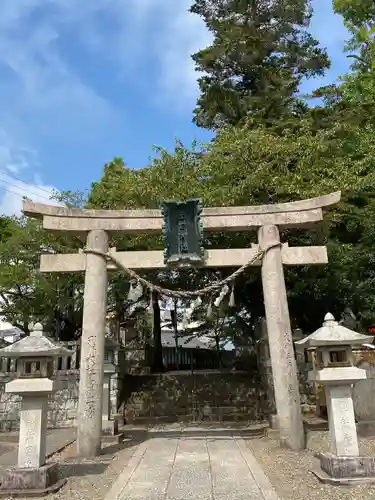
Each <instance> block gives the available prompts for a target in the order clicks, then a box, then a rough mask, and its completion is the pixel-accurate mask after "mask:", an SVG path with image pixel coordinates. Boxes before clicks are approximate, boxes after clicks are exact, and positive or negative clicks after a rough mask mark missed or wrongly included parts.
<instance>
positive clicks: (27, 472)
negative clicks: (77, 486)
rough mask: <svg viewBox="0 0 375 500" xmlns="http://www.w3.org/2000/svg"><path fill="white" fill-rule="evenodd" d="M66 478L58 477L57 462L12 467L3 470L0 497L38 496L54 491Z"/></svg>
mask: <svg viewBox="0 0 375 500" xmlns="http://www.w3.org/2000/svg"><path fill="white" fill-rule="evenodd" d="M65 483H66V479H59V468H58V464H57V463H50V464H46V465H42V466H41V467H38V468H35V469H34V468H30V467H27V468H18V467H12V468H9V469H7V470H6V471H5V473H4V476H3V478H2V483H1V486H0V498H10V497H22V498H23V497H39V496H45V495H47V494H49V493H55V492H56V491H58V490H59V489H60V488H61V487H62V486H63V485H64V484H65Z"/></svg>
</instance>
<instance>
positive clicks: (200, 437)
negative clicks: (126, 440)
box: [106, 429, 279, 500]
mask: <svg viewBox="0 0 375 500" xmlns="http://www.w3.org/2000/svg"><path fill="white" fill-rule="evenodd" d="M106 499H107V500H245V499H246V500H279V497H278V496H277V494H276V492H275V491H274V489H273V488H272V486H271V484H270V482H269V481H268V479H267V477H266V476H265V474H264V473H263V471H262V469H261V467H260V466H259V464H258V462H257V461H256V460H255V458H254V456H253V455H252V454H251V452H250V451H249V449H248V447H247V445H246V442H245V441H244V440H243V439H242V438H241V436H240V435H237V436H236V435H235V434H233V433H230V432H228V431H226V432H223V433H218V434H217V435H215V436H213V435H212V434H211V433H209V432H206V431H205V430H204V429H202V430H201V431H200V432H199V430H198V431H195V432H192V431H191V429H188V430H187V431H186V432H184V431H181V432H178V433H168V432H155V433H152V432H151V433H150V434H149V439H147V441H145V442H143V443H142V444H141V445H139V446H138V448H137V450H136V452H135V454H134V455H133V457H132V459H131V460H130V462H129V463H128V465H127V466H126V467H125V468H124V470H123V472H122V473H121V475H120V476H119V478H118V480H117V481H116V483H115V484H114V485H113V487H112V489H111V490H110V491H109V493H108V495H107V497H106Z"/></svg>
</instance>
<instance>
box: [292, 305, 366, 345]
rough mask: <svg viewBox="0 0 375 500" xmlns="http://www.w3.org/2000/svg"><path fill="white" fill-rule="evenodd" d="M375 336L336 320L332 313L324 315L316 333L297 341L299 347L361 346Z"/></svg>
mask: <svg viewBox="0 0 375 500" xmlns="http://www.w3.org/2000/svg"><path fill="white" fill-rule="evenodd" d="M373 340H374V336H370V335H363V334H362V333H357V332H355V331H353V330H350V329H349V328H346V327H345V326H343V325H340V324H339V323H338V321H336V320H335V318H334V316H333V315H332V314H331V313H327V314H326V315H325V317H324V322H323V325H322V326H321V327H320V328H318V329H317V330H316V331H315V332H314V333H312V334H311V335H308V336H307V337H305V338H304V339H302V340H299V341H297V342H295V344H296V346H297V348H300V349H312V348H316V347H334V346H344V345H345V346H353V347H354V346H360V345H363V344H365V343H372V341H373Z"/></svg>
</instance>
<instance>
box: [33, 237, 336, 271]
mask: <svg viewBox="0 0 375 500" xmlns="http://www.w3.org/2000/svg"><path fill="white" fill-rule="evenodd" d="M258 251H259V247H258V245H253V246H252V247H251V248H232V249H225V250H207V251H206V262H205V267H211V268H216V267H241V266H243V265H244V264H246V263H247V262H249V261H250V260H251V259H252V258H254V256H255V255H256V254H257V252H258ZM281 253H282V262H283V264H284V265H286V266H300V265H305V264H310V265H311V264H327V262H328V256H327V249H326V247H324V246H311V247H289V246H288V245H287V244H284V245H283V247H282V252H281ZM113 255H114V256H115V257H116V258H117V259H118V260H119V261H120V262H121V263H122V264H123V265H124V266H125V267H127V268H129V269H164V268H166V265H165V264H164V254H163V252H162V251H161V250H149V251H142V252H138V251H137V252H135V251H126V252H113ZM252 265H253V266H260V265H261V261H260V260H258V261H255V262H254V263H253V264H252ZM107 267H108V269H109V270H114V269H116V266H115V265H114V264H113V263H112V262H111V261H108V265H107ZM85 270H86V255H85V254H84V253H83V252H79V253H76V254H53V255H42V256H41V260H40V271H41V272H44V273H47V272H48V273H64V272H65V273H71V272H84V271H85Z"/></svg>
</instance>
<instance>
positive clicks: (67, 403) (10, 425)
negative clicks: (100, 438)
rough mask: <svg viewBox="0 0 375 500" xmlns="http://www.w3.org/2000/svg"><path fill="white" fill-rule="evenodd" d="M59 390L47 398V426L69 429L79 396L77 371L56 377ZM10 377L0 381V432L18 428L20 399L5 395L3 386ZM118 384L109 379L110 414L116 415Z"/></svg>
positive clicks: (73, 421)
mask: <svg viewBox="0 0 375 500" xmlns="http://www.w3.org/2000/svg"><path fill="white" fill-rule="evenodd" d="M57 379H58V381H59V384H60V386H61V389H60V390H58V391H57V392H56V393H55V394H54V395H52V396H51V397H50V398H49V410H48V426H49V427H50V428H56V427H70V426H72V425H74V424H75V418H76V414H77V406H78V395H79V371H78V370H66V372H65V373H59V375H58V377H57ZM9 380H10V377H3V378H2V379H1V381H0V432H5V431H13V430H17V429H18V428H19V410H20V397H19V396H16V395H14V394H6V393H5V384H6V382H8V381H9ZM118 388H119V383H118V379H117V378H116V377H114V378H112V379H111V412H112V414H115V413H117V406H118V393H119V391H118Z"/></svg>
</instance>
